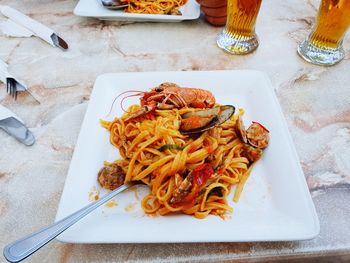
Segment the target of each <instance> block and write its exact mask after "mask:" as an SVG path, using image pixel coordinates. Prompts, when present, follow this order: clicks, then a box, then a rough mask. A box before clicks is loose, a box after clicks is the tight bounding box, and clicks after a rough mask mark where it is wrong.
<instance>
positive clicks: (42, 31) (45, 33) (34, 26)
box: [0, 6, 68, 50]
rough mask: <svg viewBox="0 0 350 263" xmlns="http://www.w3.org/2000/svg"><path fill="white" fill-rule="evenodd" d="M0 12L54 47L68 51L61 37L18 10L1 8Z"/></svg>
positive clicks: (7, 7) (6, 7)
mask: <svg viewBox="0 0 350 263" xmlns="http://www.w3.org/2000/svg"><path fill="white" fill-rule="evenodd" d="M0 12H1V13H2V14H3V15H4V16H6V17H8V18H9V19H11V20H12V21H14V22H16V23H17V24H19V25H21V26H23V27H25V28H27V29H29V30H30V31H32V32H33V34H34V35H35V36H37V37H39V38H41V39H43V40H44V41H46V42H47V43H49V44H50V45H52V46H54V47H59V48H61V49H63V50H67V49H68V44H67V43H66V42H65V41H64V40H63V39H62V38H61V37H59V36H58V35H57V34H56V33H55V32H54V31H53V30H52V29H50V28H48V27H47V26H44V25H43V24H41V23H39V22H38V21H35V20H34V19H32V18H30V17H28V16H26V15H24V14H22V13H21V12H19V11H17V10H16V9H14V8H12V7H9V6H0Z"/></svg>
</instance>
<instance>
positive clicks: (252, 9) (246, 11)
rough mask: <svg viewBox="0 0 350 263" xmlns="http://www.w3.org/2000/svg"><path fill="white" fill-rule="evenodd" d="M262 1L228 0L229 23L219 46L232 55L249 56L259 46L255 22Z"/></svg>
mask: <svg viewBox="0 0 350 263" xmlns="http://www.w3.org/2000/svg"><path fill="white" fill-rule="evenodd" d="M261 1H262V0H228V1H227V22H226V27H225V29H224V30H223V31H222V32H221V33H220V35H219V37H218V39H217V44H218V46H219V47H220V48H222V49H223V50H225V51H227V52H228V53H231V54H238V55H243V54H248V53H250V52H252V51H253V50H255V49H256V48H257V47H258V46H259V42H258V37H257V35H256V34H255V22H256V18H257V16H258V13H259V9H260V5H261Z"/></svg>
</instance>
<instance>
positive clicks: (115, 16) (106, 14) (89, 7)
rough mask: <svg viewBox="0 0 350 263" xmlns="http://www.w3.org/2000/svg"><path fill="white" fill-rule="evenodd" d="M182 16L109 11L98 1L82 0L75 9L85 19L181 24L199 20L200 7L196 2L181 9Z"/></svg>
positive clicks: (193, 1)
mask: <svg viewBox="0 0 350 263" xmlns="http://www.w3.org/2000/svg"><path fill="white" fill-rule="evenodd" d="M180 10H181V12H182V15H181V16H174V15H148V14H132V13H125V12H124V11H123V10H115V11H112V10H108V9H106V8H104V7H103V6H102V5H101V4H100V3H99V2H98V0H80V1H79V2H78V4H77V6H76V7H75V9H74V14H75V15H77V16H84V17H95V18H98V19H101V20H116V21H140V22H141V21H150V22H180V21H183V20H193V19H197V18H198V17H199V15H200V9H199V5H198V4H197V3H196V1H195V0H188V3H187V4H186V5H184V6H182V7H181V8H180Z"/></svg>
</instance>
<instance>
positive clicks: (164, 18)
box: [73, 0, 201, 75]
mask: <svg viewBox="0 0 350 263" xmlns="http://www.w3.org/2000/svg"><path fill="white" fill-rule="evenodd" d="M82 1H87V0H79V1H78V3H77V4H76V6H75V8H74V10H73V14H74V15H76V16H79V17H92V18H97V19H100V20H106V19H107V20H119V21H121V20H127V21H135V22H137V21H140V22H142V21H144V22H146V21H149V22H152V21H154V22H157V21H159V22H181V21H184V20H196V19H198V18H199V16H200V13H201V12H200V6H199V4H198V3H197V2H196V1H195V0H188V1H189V2H191V4H192V5H194V6H195V12H193V14H191V15H188V16H172V15H160V14H154V15H153V14H133V13H121V12H115V13H114V14H113V15H99V14H96V15H94V14H90V13H85V12H81V10H80V9H79V8H80V5H81V2H82ZM102 75H103V74H102Z"/></svg>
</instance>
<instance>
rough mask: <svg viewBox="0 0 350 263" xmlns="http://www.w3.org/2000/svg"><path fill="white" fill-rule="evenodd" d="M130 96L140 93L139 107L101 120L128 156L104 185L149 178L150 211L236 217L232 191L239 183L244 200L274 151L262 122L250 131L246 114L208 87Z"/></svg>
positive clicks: (108, 168)
mask: <svg viewBox="0 0 350 263" xmlns="http://www.w3.org/2000/svg"><path fill="white" fill-rule="evenodd" d="M127 93H128V92H124V93H123V94H121V95H124V94H127ZM130 93H131V95H128V96H125V97H124V98H123V100H124V99H125V98H126V97H130V96H141V98H140V104H139V105H138V104H137V105H132V106H130V107H129V108H128V109H127V110H126V111H125V113H124V114H123V115H122V116H121V117H116V118H115V119H114V120H113V121H111V122H109V121H104V120H102V121H101V125H102V126H103V127H104V128H106V129H107V130H108V131H109V133H110V142H111V144H112V145H114V146H115V147H116V148H117V149H118V150H119V152H120V155H121V158H120V159H118V160H115V161H114V162H112V163H108V162H105V164H104V167H103V168H102V169H101V170H100V171H99V173H98V178H97V179H98V182H99V183H100V184H101V186H102V187H104V188H106V189H111V190H113V189H115V188H117V187H119V186H120V185H122V184H123V183H126V182H129V181H142V182H143V183H144V184H146V185H148V186H149V189H150V191H149V194H148V195H146V196H145V197H144V198H143V200H142V203H141V206H142V208H143V210H144V212H145V213H147V214H156V215H162V216H163V215H167V214H172V213H183V214H188V215H193V216H195V217H196V218H205V217H206V216H208V215H209V214H212V215H217V216H221V217H223V216H224V215H225V214H226V213H229V212H232V208H231V207H230V206H229V205H228V200H227V199H228V195H229V193H230V191H231V188H233V186H236V187H235V192H234V197H233V199H234V201H235V202H237V201H238V199H239V196H240V194H241V192H242V189H243V186H244V184H245V182H246V180H247V178H248V176H249V174H250V172H251V170H252V169H253V166H254V163H255V162H257V161H258V160H259V159H260V158H261V156H262V154H263V150H264V149H265V148H266V147H267V146H268V143H269V131H268V130H267V129H266V128H265V127H264V126H263V125H262V124H260V123H258V122H252V124H251V125H250V126H249V127H248V128H247V129H246V128H245V127H244V125H243V121H242V116H243V114H244V111H243V109H239V110H237V112H235V111H236V110H235V107H234V106H231V105H220V104H219V103H217V102H216V100H215V97H214V95H213V94H212V93H211V92H209V91H207V90H203V89H198V88H185V87H179V86H178V85H176V84H174V83H163V84H161V85H159V86H157V87H155V88H152V89H151V90H150V91H148V92H143V91H130Z"/></svg>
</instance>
